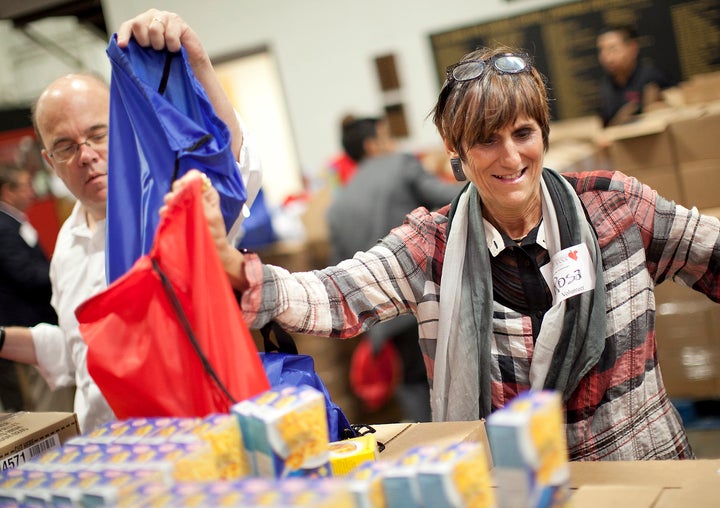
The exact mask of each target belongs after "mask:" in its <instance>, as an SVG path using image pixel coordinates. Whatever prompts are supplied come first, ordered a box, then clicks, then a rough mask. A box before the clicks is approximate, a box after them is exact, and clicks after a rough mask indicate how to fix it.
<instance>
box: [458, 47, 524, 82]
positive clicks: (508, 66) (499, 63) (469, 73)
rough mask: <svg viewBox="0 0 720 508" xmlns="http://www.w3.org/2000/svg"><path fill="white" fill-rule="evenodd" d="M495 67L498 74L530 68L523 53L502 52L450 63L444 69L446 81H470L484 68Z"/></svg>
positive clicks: (479, 74)
mask: <svg viewBox="0 0 720 508" xmlns="http://www.w3.org/2000/svg"><path fill="white" fill-rule="evenodd" d="M490 67H493V68H495V70H496V71H497V72H499V73H500V74H517V73H519V72H524V71H529V70H530V69H531V68H532V65H531V64H530V58H529V57H528V55H526V54H525V53H521V54H516V53H502V54H499V55H495V56H492V57H490V58H488V59H486V60H465V61H464V62H458V63H456V64H453V65H451V66H450V67H448V68H447V69H446V71H445V76H446V77H447V79H448V81H450V80H454V81H472V80H473V79H477V78H479V77H480V76H482V74H483V72H485V69H488V68H490Z"/></svg>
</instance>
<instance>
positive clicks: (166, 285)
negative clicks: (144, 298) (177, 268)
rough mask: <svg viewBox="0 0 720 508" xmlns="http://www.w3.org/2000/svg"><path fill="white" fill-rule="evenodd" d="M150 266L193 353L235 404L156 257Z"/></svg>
mask: <svg viewBox="0 0 720 508" xmlns="http://www.w3.org/2000/svg"><path fill="white" fill-rule="evenodd" d="M152 266H153V270H155V272H157V274H158V275H159V276H160V281H161V282H162V286H163V289H164V290H165V294H166V295H167V297H168V300H170V306H171V307H172V308H173V311H174V312H175V316H176V317H177V318H178V321H180V325H181V326H182V328H183V330H184V331H185V335H186V336H187V338H188V339H189V340H190V343H191V344H192V347H193V349H195V353H196V354H197V355H198V358H200V361H201V362H202V364H203V368H204V369H205V372H207V373H208V374H209V375H210V377H211V378H212V380H213V381H214V382H215V384H216V385H217V386H218V388H220V390H221V391H222V392H223V394H224V395H225V397H227V399H228V400H229V401H230V403H231V404H235V403H236V402H237V401H236V400H235V398H234V397H233V396H232V395H231V394H230V392H229V391H228V389H227V388H226V387H225V385H224V384H223V382H222V381H221V380H220V376H218V374H217V372H215V369H213V367H212V364H211V363H210V360H208V358H207V356H205V353H203V350H202V348H201V347H200V343H198V340H197V337H195V333H194V332H193V330H192V327H191V326H190V321H189V320H188V318H187V315H185V311H184V310H183V308H182V305H181V304H180V300H179V299H178V296H177V294H176V293H175V289H174V288H173V286H172V284H171V283H170V279H168V277H167V275H165V272H163V271H162V269H161V268H160V263H158V261H157V259H153V260H152Z"/></svg>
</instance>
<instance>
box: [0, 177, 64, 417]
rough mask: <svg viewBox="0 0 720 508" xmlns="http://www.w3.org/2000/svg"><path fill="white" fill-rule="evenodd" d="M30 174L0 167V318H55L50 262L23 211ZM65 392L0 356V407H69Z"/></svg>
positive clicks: (29, 197)
mask: <svg viewBox="0 0 720 508" xmlns="http://www.w3.org/2000/svg"><path fill="white" fill-rule="evenodd" d="M35 198H36V196H35V191H34V189H33V183H32V175H31V174H30V171H28V170H27V169H26V168H23V167H20V166H16V165H14V164H3V165H1V166H0V323H8V324H13V325H18V326H33V325H36V324H38V323H43V322H45V323H57V315H56V314H55V311H54V310H53V308H52V306H51V305H50V294H51V287H50V261H49V260H48V258H47V256H46V255H45V252H44V251H43V249H42V248H41V246H40V243H39V238H38V233H37V231H36V230H35V228H34V227H33V226H32V224H30V222H29V220H28V218H27V216H26V215H25V212H26V211H27V210H28V208H30V206H31V205H32V204H33V202H34V201H35ZM71 394H72V391H70V393H68V392H67V391H64V392H63V393H57V394H56V395H57V397H55V398H54V400H53V397H52V395H51V394H50V390H49V388H48V386H47V383H46V382H45V380H44V379H42V377H40V376H39V375H38V374H37V372H36V370H35V369H34V368H32V367H30V366H27V365H22V364H16V363H15V362H12V361H10V360H4V359H2V360H0V400H2V407H3V410H4V411H7V412H14V411H51V410H52V411H71V410H72V399H71V398H69V396H70V395H71Z"/></svg>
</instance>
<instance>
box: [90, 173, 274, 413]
mask: <svg viewBox="0 0 720 508" xmlns="http://www.w3.org/2000/svg"><path fill="white" fill-rule="evenodd" d="M201 200H202V196H201V182H200V180H199V179H198V180H197V181H194V182H192V184H191V185H188V186H187V187H186V188H184V189H183V190H182V191H181V192H180V193H179V194H178V195H177V196H176V199H174V200H173V201H172V202H171V203H169V205H168V208H167V210H166V213H164V214H163V216H162V217H161V220H160V224H159V226H158V231H157V235H156V238H155V242H154V244H153V246H152V249H151V251H150V253H149V254H148V255H145V256H143V257H141V258H140V259H139V260H138V261H137V262H136V263H135V264H134V265H133V267H132V268H131V269H130V270H129V271H128V272H127V273H126V274H125V275H123V276H122V277H120V278H119V279H117V280H116V281H115V282H114V283H112V284H111V285H110V286H109V287H108V288H107V289H106V290H105V291H104V292H102V293H100V294H98V295H96V296H94V297H92V298H91V299H89V300H87V301H86V302H84V303H83V304H82V305H81V306H80V307H78V309H77V310H76V315H77V318H78V321H79V323H80V333H81V335H82V336H83V339H84V340H85V342H86V343H87V346H88V351H87V367H88V371H89V372H90V375H91V376H92V378H93V379H94V380H95V382H96V383H97V385H98V386H99V387H100V389H101V390H102V392H103V395H104V396H105V398H106V399H107V401H108V403H109V404H110V407H111V408H112V409H113V411H114V412H115V415H116V416H117V417H118V418H130V417H141V416H205V415H207V414H210V413H216V412H223V413H227V412H228V411H229V407H230V406H231V405H232V404H233V403H235V402H236V401H238V400H242V399H245V398H248V397H251V396H254V395H257V394H259V393H261V392H263V391H265V390H267V389H269V387H270V385H269V382H268V379H267V376H266V375H265V372H264V370H263V366H262V363H261V362H260V359H259V357H258V351H257V348H256V347H255V343H254V341H253V339H252V336H251V335H250V332H249V330H248V328H247V326H246V324H245V323H244V321H243V318H242V314H241V313H240V309H239V307H238V304H237V301H236V299H235V295H234V293H233V291H232V288H231V287H230V283H229V281H228V279H227V276H226V274H225V272H224V270H223V268H222V265H221V262H220V258H219V257H218V254H217V251H216V250H215V245H214V243H213V240H212V238H211V236H210V230H209V228H208V226H207V221H206V219H205V215H204V213H203V208H202V202H201Z"/></svg>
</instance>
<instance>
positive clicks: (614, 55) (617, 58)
mask: <svg viewBox="0 0 720 508" xmlns="http://www.w3.org/2000/svg"><path fill="white" fill-rule="evenodd" d="M597 51H598V60H599V61H600V65H601V66H602V68H603V71H604V75H603V77H602V80H601V81H600V90H599V92H600V116H601V118H602V121H603V124H604V125H605V126H606V127H607V126H611V125H618V124H622V123H627V122H628V121H630V120H632V118H633V116H634V115H638V114H640V113H642V112H643V111H646V110H647V109H648V106H650V105H653V104H657V103H660V102H662V95H661V93H660V92H661V90H663V89H664V88H668V87H670V86H672V85H673V83H672V81H671V80H670V79H669V78H668V77H667V76H666V75H665V74H664V73H663V72H662V71H661V70H660V69H659V68H658V67H656V66H655V64H654V63H653V62H651V61H649V60H647V59H643V60H641V59H640V45H639V44H638V40H637V32H636V31H635V29H634V28H633V27H631V26H627V25H623V26H610V27H606V28H604V29H603V30H602V31H601V32H600V34H599V35H598V36H597Z"/></svg>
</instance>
